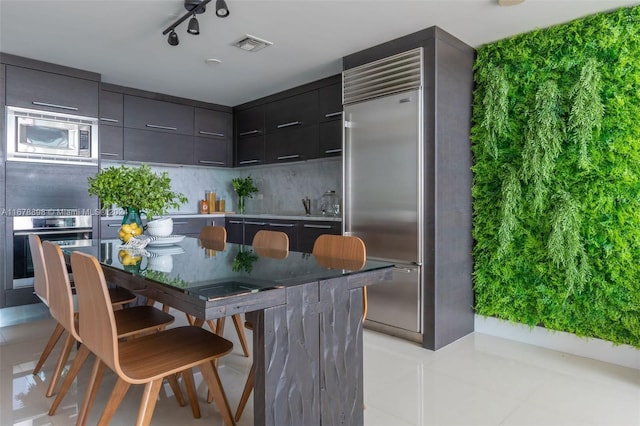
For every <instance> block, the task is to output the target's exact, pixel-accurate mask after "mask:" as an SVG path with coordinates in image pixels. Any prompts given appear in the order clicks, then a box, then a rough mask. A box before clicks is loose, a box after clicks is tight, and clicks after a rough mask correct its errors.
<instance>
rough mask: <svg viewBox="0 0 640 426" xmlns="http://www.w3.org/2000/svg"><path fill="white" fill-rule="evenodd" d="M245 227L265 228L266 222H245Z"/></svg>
mask: <svg viewBox="0 0 640 426" xmlns="http://www.w3.org/2000/svg"><path fill="white" fill-rule="evenodd" d="M244 224H245V225H258V226H265V225H266V222H245V223H244Z"/></svg>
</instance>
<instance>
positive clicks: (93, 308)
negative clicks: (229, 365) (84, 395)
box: [71, 252, 235, 426]
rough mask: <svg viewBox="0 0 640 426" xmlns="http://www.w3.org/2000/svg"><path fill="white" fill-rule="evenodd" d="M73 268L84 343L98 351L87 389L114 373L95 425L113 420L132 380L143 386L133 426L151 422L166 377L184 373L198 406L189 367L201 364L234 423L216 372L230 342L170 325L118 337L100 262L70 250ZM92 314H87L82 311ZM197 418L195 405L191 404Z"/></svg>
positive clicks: (225, 414) (191, 328) (215, 396)
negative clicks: (107, 373)
mask: <svg viewBox="0 0 640 426" xmlns="http://www.w3.org/2000/svg"><path fill="white" fill-rule="evenodd" d="M71 269H72V271H73V274H74V277H75V280H76V291H77V294H78V311H79V315H80V321H79V334H80V338H81V339H82V343H83V344H84V345H86V346H87V347H88V348H89V350H91V352H93V353H94V354H95V355H96V362H95V363H94V366H93V369H92V371H91V377H90V382H89V388H90V389H92V388H94V387H93V384H94V383H95V382H96V381H99V380H100V378H101V377H102V374H103V372H104V369H105V368H106V367H109V368H110V369H111V370H112V371H113V372H115V373H116V374H117V376H118V380H117V382H116V385H115V387H114V389H113V392H112V393H111V396H110V398H109V401H108V402H107V406H106V407H105V409H104V411H103V413H102V416H101V418H100V420H99V422H98V425H107V424H109V422H110V421H111V419H112V417H113V415H114V414H115V412H116V410H117V408H118V406H119V405H120V403H121V402H122V400H123V398H124V396H125V394H126V392H127V390H128V389H129V387H130V385H132V384H145V388H144V392H143V396H142V401H141V403H140V408H139V411H138V418H137V420H136V425H148V424H149V423H150V422H151V418H152V416H153V411H154V409H155V405H156V400H157V398H158V395H159V392H160V388H161V385H162V380H163V378H164V377H167V376H170V375H173V374H176V373H182V376H183V378H184V383H185V386H186V387H187V395H188V396H189V400H190V401H191V403H192V408H193V407H196V408H197V407H198V401H197V397H196V393H195V388H194V383H193V375H192V371H191V369H192V368H193V367H196V366H197V367H199V368H200V370H201V371H202V376H203V378H204V380H205V381H206V383H207V385H208V387H209V390H210V392H211V393H212V394H213V399H214V400H215V401H216V404H217V406H218V409H219V410H220V412H221V414H222V418H223V420H224V423H225V424H226V425H228V426H231V425H234V424H235V423H234V421H233V418H232V415H231V411H230V409H229V404H228V402H227V398H226V396H225V393H224V390H223V388H222V383H221V382H220V377H219V376H218V371H217V368H216V367H215V365H214V362H213V361H215V360H217V359H218V358H220V357H222V356H223V355H226V354H228V353H229V352H231V350H232V349H233V343H231V342H230V341H228V340H226V339H224V338H222V337H220V336H218V335H216V334H214V333H210V332H208V331H206V330H203V329H202V328H200V327H195V326H185V327H176V328H170V329H167V330H164V331H161V332H158V333H154V334H149V335H146V336H142V337H139V338H136V339H130V340H126V341H119V340H118V333H117V327H116V321H115V313H114V310H113V308H112V307H111V305H110V304H109V301H108V293H107V287H106V282H105V278H104V274H103V272H102V268H101V266H100V264H99V263H98V260H97V259H96V258H95V257H93V256H90V255H88V254H84V253H80V252H74V253H72V254H71ZM87 312H88V313H90V314H85V313H87ZM194 416H195V417H199V416H200V412H199V408H197V412H196V409H195V408H194Z"/></svg>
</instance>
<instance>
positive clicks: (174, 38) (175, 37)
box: [167, 30, 180, 46]
mask: <svg viewBox="0 0 640 426" xmlns="http://www.w3.org/2000/svg"><path fill="white" fill-rule="evenodd" d="M167 42H168V43H169V44H170V45H171V46H177V45H178V44H180V40H178V34H176V32H175V31H174V30H171V32H170V33H169V37H168V38H167Z"/></svg>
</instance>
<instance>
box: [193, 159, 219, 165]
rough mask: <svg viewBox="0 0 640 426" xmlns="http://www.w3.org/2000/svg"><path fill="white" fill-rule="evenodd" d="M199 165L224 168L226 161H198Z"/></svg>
mask: <svg viewBox="0 0 640 426" xmlns="http://www.w3.org/2000/svg"><path fill="white" fill-rule="evenodd" d="M198 163H202V164H218V165H220V166H224V161H210V160H198Z"/></svg>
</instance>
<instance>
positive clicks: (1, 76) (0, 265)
mask: <svg viewBox="0 0 640 426" xmlns="http://www.w3.org/2000/svg"><path fill="white" fill-rule="evenodd" d="M5 75H6V66H5V65H4V64H0V90H1V91H2V93H5V80H6V78H5ZM0 114H2V117H1V118H0V211H2V209H4V208H5V199H4V197H5V194H6V191H5V177H4V174H5V169H4V160H5V145H6V141H5V134H4V126H5V123H4V117H5V114H4V96H0ZM5 227H6V215H5V214H2V215H0V280H4V277H5V265H6V263H7V262H6V260H5V257H4V250H5V246H6V244H5V241H7V239H6V229H5ZM3 290H4V289H3V288H2V286H0V306H4V291H3Z"/></svg>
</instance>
